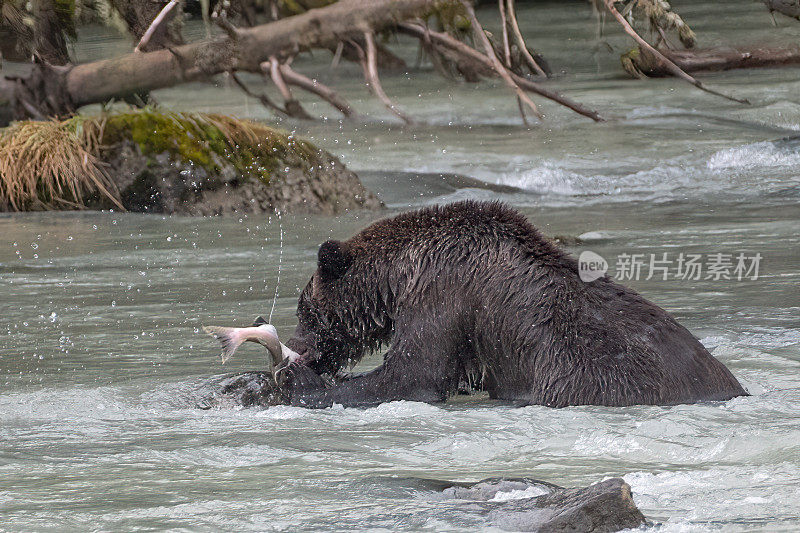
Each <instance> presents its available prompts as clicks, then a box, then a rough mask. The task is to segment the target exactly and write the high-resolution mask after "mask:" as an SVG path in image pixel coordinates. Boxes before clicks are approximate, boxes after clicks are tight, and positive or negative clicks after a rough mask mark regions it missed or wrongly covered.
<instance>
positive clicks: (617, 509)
mask: <svg viewBox="0 0 800 533" xmlns="http://www.w3.org/2000/svg"><path fill="white" fill-rule="evenodd" d="M502 482H505V483H508V481H505V480H502V481H501V483H502ZM485 483H486V482H481V483H478V484H477V485H481V484H485ZM494 483H497V482H494ZM546 485H549V484H545V483H543V482H535V481H534V482H531V483H530V485H529V486H530V487H538V486H542V487H544V486H546ZM549 486H550V491H549V492H548V493H546V494H543V495H541V496H534V497H532V498H521V499H510V500H507V501H502V500H500V501H499V502H498V503H488V504H487V509H488V515H487V518H488V521H489V523H490V524H491V525H494V526H496V527H499V528H501V529H505V530H510V531H592V532H594V533H600V532H605V531H608V532H610V531H620V530H622V529H628V528H635V527H639V526H641V525H642V524H644V523H645V518H644V515H643V514H642V512H641V511H639V509H638V508H637V507H636V504H635V503H634V502H633V497H632V495H631V487H630V485H628V484H627V483H625V481H623V480H622V479H621V478H612V479H607V480H605V481H601V482H600V483H595V484H594V485H589V486H588V487H583V488H573V489H565V488H562V487H557V486H554V485H549ZM516 490H520V489H516ZM528 490H529V489H528ZM524 492H525V491H524V490H523V491H522V494H524ZM497 496H498V493H495V495H494V496H493V498H492V499H493V500H497Z"/></svg>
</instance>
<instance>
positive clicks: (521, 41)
mask: <svg viewBox="0 0 800 533" xmlns="http://www.w3.org/2000/svg"><path fill="white" fill-rule="evenodd" d="M506 10H507V11H508V19H509V22H510V23H511V30H512V32H513V33H514V40H515V41H516V42H517V47H519V51H520V53H521V54H522V57H524V58H525V62H526V63H527V64H528V68H530V69H531V70H532V71H533V72H535V73H537V74H538V75H539V76H544V77H545V78H546V77H547V73H546V72H545V71H544V69H542V67H540V66H539V63H537V62H536V60H535V59H533V56H532V55H531V53H530V52H529V51H528V46H527V45H526V44H525V38H524V37H522V32H521V31H520V29H519V24H518V23H517V10H516V7H515V6H514V0H506Z"/></svg>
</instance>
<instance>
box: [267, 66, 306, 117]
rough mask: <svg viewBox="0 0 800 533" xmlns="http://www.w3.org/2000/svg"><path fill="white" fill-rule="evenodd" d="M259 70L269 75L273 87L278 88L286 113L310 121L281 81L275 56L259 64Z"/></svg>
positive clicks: (284, 81) (287, 87)
mask: <svg viewBox="0 0 800 533" xmlns="http://www.w3.org/2000/svg"><path fill="white" fill-rule="evenodd" d="M261 68H262V70H263V71H264V73H265V74H266V73H267V72H268V73H269V76H270V78H271V79H272V83H274V84H275V87H277V88H278V92H280V93H281V96H282V97H283V105H284V108H285V110H286V113H287V114H288V115H289V116H292V117H295V118H302V119H310V118H311V115H309V114H308V113H307V112H306V110H305V109H303V106H302V105H300V102H298V101H297V99H295V97H294V95H293V94H292V91H291V89H289V86H288V85H287V84H286V80H284V79H283V73H282V72H281V63H280V61H278V58H277V57H275V56H272V57H270V58H269V61H266V62H264V63H262V64H261Z"/></svg>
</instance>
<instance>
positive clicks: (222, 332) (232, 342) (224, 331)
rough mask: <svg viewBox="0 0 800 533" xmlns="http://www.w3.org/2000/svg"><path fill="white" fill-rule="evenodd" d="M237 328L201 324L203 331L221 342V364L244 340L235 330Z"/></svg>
mask: <svg viewBox="0 0 800 533" xmlns="http://www.w3.org/2000/svg"><path fill="white" fill-rule="evenodd" d="M238 329H239V328H223V327H220V326H203V331H205V332H206V333H208V334H209V335H211V336H212V337H214V338H216V339H217V340H218V341H219V342H220V344H222V364H225V361H227V360H228V359H230V358H231V356H232V355H233V354H234V352H235V351H236V349H237V348H238V347H239V346H241V344H242V343H243V342H244V341H245V339H243V338H242V337H241V336H240V335H237V334H236V332H237V331H238Z"/></svg>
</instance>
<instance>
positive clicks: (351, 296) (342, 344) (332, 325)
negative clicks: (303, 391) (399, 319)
mask: <svg viewBox="0 0 800 533" xmlns="http://www.w3.org/2000/svg"><path fill="white" fill-rule="evenodd" d="M365 255H368V254H365V253H364V252H363V251H362V250H360V247H359V246H357V245H354V244H353V243H351V242H341V241H333V240H330V241H326V242H324V243H323V244H322V245H321V246H320V248H319V253H318V257H317V270H316V272H314V275H313V276H312V277H311V280H310V281H309V282H308V284H307V285H306V287H305V289H304V290H303V292H302V294H301V295H300V299H299V301H298V303H297V319H298V324H297V328H296V329H295V332H294V334H293V335H292V338H291V339H289V341H287V343H286V344H287V346H289V348H291V349H293V350H294V351H296V352H297V353H298V354H300V355H301V360H302V361H303V362H304V363H305V364H307V365H309V366H311V367H312V368H314V370H315V371H316V372H318V373H329V374H335V373H336V372H338V371H339V370H340V369H341V368H342V367H344V366H345V365H348V364H352V363H354V362H356V361H358V360H359V359H361V358H362V357H363V356H364V354H365V353H366V352H367V351H371V350H374V349H377V348H378V347H379V346H380V345H381V344H382V343H384V342H386V341H388V338H389V336H390V335H391V331H392V320H391V317H390V313H389V311H388V310H387V306H386V304H387V301H386V298H385V297H384V296H383V295H381V294H380V292H381V291H380V290H379V289H378V287H380V286H381V285H383V284H382V283H381V282H380V279H379V277H378V276H379V274H378V271H379V268H378V267H377V266H376V261H375V260H374V258H370V257H365Z"/></svg>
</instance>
